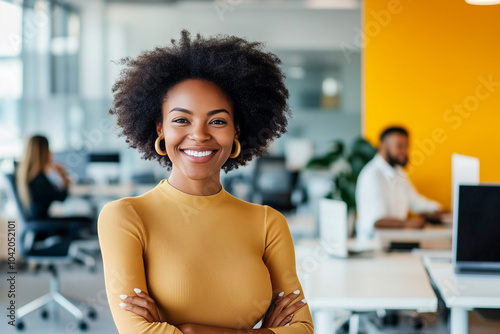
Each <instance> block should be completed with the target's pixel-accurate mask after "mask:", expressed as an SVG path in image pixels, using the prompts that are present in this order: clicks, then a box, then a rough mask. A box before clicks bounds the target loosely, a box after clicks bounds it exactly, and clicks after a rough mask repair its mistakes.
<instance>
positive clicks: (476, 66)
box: [354, 0, 500, 208]
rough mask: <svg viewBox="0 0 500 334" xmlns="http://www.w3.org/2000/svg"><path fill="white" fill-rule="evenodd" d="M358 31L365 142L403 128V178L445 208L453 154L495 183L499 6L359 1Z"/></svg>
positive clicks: (499, 129) (498, 166) (443, 0)
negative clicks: (406, 150) (471, 159)
mask: <svg viewBox="0 0 500 334" xmlns="http://www.w3.org/2000/svg"><path fill="white" fill-rule="evenodd" d="M364 33H365V36H366V38H364V39H363V38H362V37H363V36H362V35H360V36H361V37H360V38H359V39H358V41H354V42H355V43H358V45H360V46H364V51H365V52H364V60H363V80H364V107H363V125H362V132H363V133H364V135H365V136H366V137H367V139H368V140H370V141H371V142H372V143H374V144H377V138H378V135H379V133H380V131H381V130H382V129H383V128H384V127H386V126H388V125H393V124H400V125H403V126H405V127H407V128H408V129H409V130H410V135H411V137H410V164H409V166H408V168H407V171H408V174H409V175H410V178H411V179H412V180H413V182H414V184H415V186H416V188H417V189H418V190H419V191H420V192H421V193H423V194H424V195H426V196H428V197H430V198H434V199H436V200H438V201H439V202H441V203H442V204H443V205H444V206H445V207H446V208H449V207H450V204H451V154H452V153H453V152H457V153H461V154H466V155H472V156H477V157H479V158H480V161H481V162H480V163H481V181H482V182H499V181H500V5H496V6H472V5H468V4H466V3H465V1H464V0H413V1H411V0H400V1H396V0H394V1H391V0H365V8H364ZM361 43H364V45H363V44H361ZM488 81H490V83H488ZM491 81H492V82H493V83H491Z"/></svg>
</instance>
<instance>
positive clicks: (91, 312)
mask: <svg viewBox="0 0 500 334" xmlns="http://www.w3.org/2000/svg"><path fill="white" fill-rule="evenodd" d="M87 317H89V319H92V320H95V319H97V312H96V310H94V309H93V308H90V309H89V310H88V312H87Z"/></svg>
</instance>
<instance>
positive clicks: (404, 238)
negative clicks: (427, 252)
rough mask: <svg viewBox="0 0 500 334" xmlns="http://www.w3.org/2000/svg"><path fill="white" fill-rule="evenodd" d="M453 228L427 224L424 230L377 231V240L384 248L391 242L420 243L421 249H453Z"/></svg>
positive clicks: (448, 225)
mask: <svg viewBox="0 0 500 334" xmlns="http://www.w3.org/2000/svg"><path fill="white" fill-rule="evenodd" d="M452 237H453V228H452V225H451V224H446V225H431V224H427V225H426V226H425V227H424V228H423V229H386V228H380V229H376V230H375V238H377V239H378V240H380V244H381V246H382V247H384V248H386V247H387V246H388V244H389V243H390V242H391V241H399V242H419V243H421V244H422V245H421V247H424V248H425V247H426V245H429V247H431V248H440V249H451V240H452Z"/></svg>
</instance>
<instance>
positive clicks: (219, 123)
mask: <svg viewBox="0 0 500 334" xmlns="http://www.w3.org/2000/svg"><path fill="white" fill-rule="evenodd" d="M211 123H212V124H215V125H223V124H227V122H226V121H225V120H223V119H215V120H213V121H212V122H211Z"/></svg>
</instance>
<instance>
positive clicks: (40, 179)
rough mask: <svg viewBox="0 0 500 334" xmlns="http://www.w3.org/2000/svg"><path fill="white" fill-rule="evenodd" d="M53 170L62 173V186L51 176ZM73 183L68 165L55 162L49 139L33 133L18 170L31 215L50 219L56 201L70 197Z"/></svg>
mask: <svg viewBox="0 0 500 334" xmlns="http://www.w3.org/2000/svg"><path fill="white" fill-rule="evenodd" d="M52 171H53V172H55V173H57V175H59V176H60V178H61V180H62V187H58V186H57V185H55V184H53V183H52V182H51V181H50V180H49V178H48V177H47V175H48V174H49V173H50V172H52ZM69 184H70V179H69V178H68V175H67V173H66V171H65V169H64V167H63V166H62V165H60V164H57V163H55V162H53V161H52V153H51V152H50V149H49V141H48V140H47V138H46V137H44V136H40V135H36V136H32V137H31V138H30V139H29V140H28V144H27V146H26V150H25V153H24V158H23V161H22V162H21V163H20V164H19V167H18V171H17V187H18V191H19V195H20V197H21V201H22V203H23V205H24V208H25V209H26V211H27V212H28V214H29V216H30V218H31V219H43V218H48V217H49V214H48V212H49V208H50V205H51V204H52V202H54V201H64V200H65V199H66V197H67V196H68V186H69Z"/></svg>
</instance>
